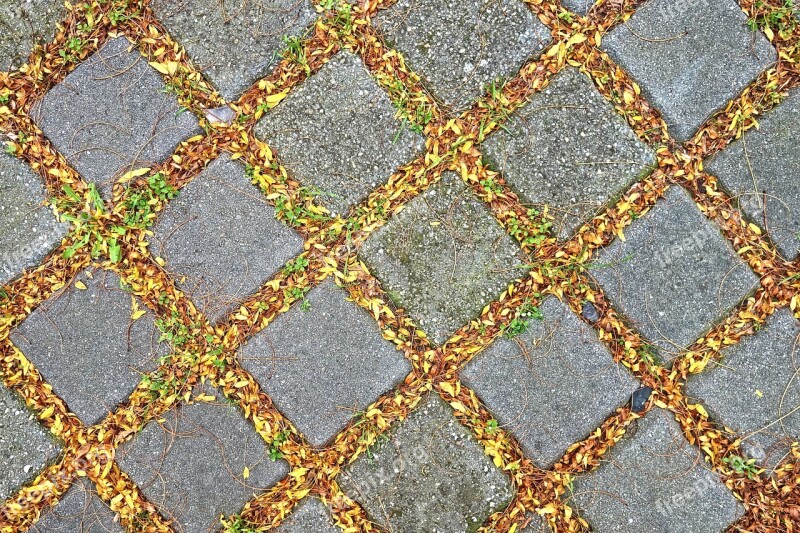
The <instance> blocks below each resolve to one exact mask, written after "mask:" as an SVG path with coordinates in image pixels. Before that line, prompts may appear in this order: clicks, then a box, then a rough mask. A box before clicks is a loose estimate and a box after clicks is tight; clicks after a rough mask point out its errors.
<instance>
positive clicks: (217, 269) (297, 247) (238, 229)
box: [150, 155, 303, 322]
mask: <svg viewBox="0 0 800 533" xmlns="http://www.w3.org/2000/svg"><path fill="white" fill-rule="evenodd" d="M153 231H154V234H155V235H154V238H153V242H152V243H151V246H150V251H151V253H152V254H154V255H156V256H163V257H164V259H166V261H167V269H168V270H169V271H170V272H171V273H172V274H173V276H174V277H176V278H177V279H176V281H177V282H178V287H180V289H181V290H184V291H186V292H187V293H188V294H189V295H190V297H191V298H192V300H193V301H194V303H195V304H196V305H197V306H198V307H199V308H200V309H201V310H202V311H203V312H204V313H206V316H208V318H209V320H211V321H212V322H215V321H217V320H219V319H220V318H222V317H224V316H225V315H226V314H227V313H228V312H230V311H231V310H232V309H234V308H236V306H237V304H238V303H239V302H240V301H241V300H242V299H244V298H245V297H246V296H248V295H250V294H252V293H254V292H256V291H257V290H258V289H259V288H260V287H261V285H263V284H264V283H265V282H266V281H267V280H268V279H269V278H270V277H271V276H272V275H273V274H274V273H275V272H276V271H278V270H279V269H280V267H281V266H283V264H284V263H286V261H288V260H289V259H291V258H292V257H294V256H296V255H298V254H300V253H302V251H303V239H302V238H301V237H300V235H298V234H297V233H296V232H295V231H294V230H292V229H290V228H289V227H288V226H286V225H285V224H283V223H282V222H280V221H279V220H277V219H276V218H275V209H274V208H273V207H272V206H270V205H269V204H268V203H267V201H266V198H265V197H264V195H263V193H262V192H261V190H260V189H259V188H258V187H256V186H255V185H253V184H252V183H250V180H249V178H248V177H247V175H246V174H245V170H244V167H243V166H242V165H241V164H240V163H238V162H236V161H232V160H231V159H230V156H228V155H223V156H221V157H220V158H219V159H217V160H216V161H214V162H213V163H211V164H210V165H209V166H208V167H207V168H206V169H205V170H204V171H203V172H202V173H200V174H199V175H198V176H197V177H196V178H195V179H194V180H193V181H192V182H190V183H189V184H188V185H187V186H186V187H184V188H183V189H182V190H181V192H180V195H179V196H178V198H176V199H175V200H172V202H171V203H170V204H169V205H168V206H167V208H166V209H165V210H164V213H163V215H162V216H161V217H160V218H159V219H158V222H157V224H156V226H155V228H154V229H153Z"/></svg>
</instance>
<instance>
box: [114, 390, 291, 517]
mask: <svg viewBox="0 0 800 533" xmlns="http://www.w3.org/2000/svg"><path fill="white" fill-rule="evenodd" d="M196 393H197V394H198V395H199V394H200V393H202V394H203V395H204V396H214V397H215V398H216V400H213V401H209V399H208V398H204V399H202V398H201V400H202V401H198V402H196V403H193V404H191V405H182V406H180V407H178V408H177V409H173V410H172V411H170V412H169V413H167V414H166V415H164V416H162V417H161V419H160V420H159V421H158V422H151V423H150V424H148V425H147V426H146V427H145V428H144V429H143V430H142V431H141V432H140V433H139V435H137V437H136V438H135V439H134V440H132V441H130V442H128V443H126V444H124V445H123V446H122V447H121V448H120V449H119V451H118V452H117V459H118V461H119V464H120V467H121V468H122V470H123V471H125V472H127V473H128V474H129V475H130V476H131V478H132V479H133V480H134V481H135V482H136V484H137V485H138V486H139V488H140V489H142V492H143V493H144V495H145V497H146V498H147V500H148V501H149V502H151V503H152V504H154V505H155V506H156V507H157V508H158V509H159V511H160V512H161V513H162V515H163V516H164V517H166V518H168V519H171V520H174V522H173V524H172V527H173V528H174V529H175V531H177V532H179V533H195V532H202V531H215V530H217V529H218V528H219V519H220V517H221V516H222V515H225V516H230V515H233V514H236V513H238V512H239V511H241V509H242V508H243V507H244V505H245V503H247V502H248V501H249V500H250V499H252V498H253V497H254V496H256V495H257V494H259V493H261V492H263V491H265V490H266V489H268V488H269V487H271V486H273V485H274V484H275V483H277V482H278V481H280V480H281V479H283V478H284V477H285V476H286V474H287V473H288V472H289V468H288V465H287V463H286V462H285V461H283V460H279V461H274V462H273V461H271V460H270V457H269V449H268V446H267V444H266V443H265V442H264V440H263V439H262V438H261V437H260V436H259V435H258V433H256V431H255V429H253V427H252V426H251V425H250V422H249V421H247V420H246V419H245V418H244V417H243V416H242V415H241V413H240V412H239V410H238V408H237V407H235V406H234V405H232V404H229V403H227V402H226V401H225V399H224V397H223V396H222V394H221V393H219V392H217V391H214V390H212V389H210V388H209V387H207V386H200V387H198V388H197V389H196ZM245 469H247V473H246V474H245V472H246V471H245Z"/></svg>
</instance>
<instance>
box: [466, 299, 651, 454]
mask: <svg viewBox="0 0 800 533" xmlns="http://www.w3.org/2000/svg"><path fill="white" fill-rule="evenodd" d="M540 311H541V313H542V315H543V317H544V319H543V320H537V319H531V320H530V321H529V329H528V331H527V332H526V333H524V334H523V335H520V336H519V337H516V338H514V339H513V340H510V339H505V338H501V339H499V340H497V341H495V343H494V344H493V345H492V346H491V347H490V348H489V349H488V350H486V351H484V352H483V353H481V354H478V355H477V356H476V357H475V358H474V359H473V360H472V361H471V362H470V363H469V365H467V367H466V368H465V369H464V371H463V372H462V378H464V382H465V384H466V385H467V386H469V387H470V388H472V389H473V390H474V391H475V392H476V393H477V394H478V397H480V398H481V400H482V401H483V402H484V403H485V404H486V405H487V407H488V408H489V410H490V411H491V412H492V413H494V415H495V416H496V418H497V420H498V422H499V424H500V426H501V427H503V428H505V429H507V430H509V431H511V433H513V434H514V436H515V437H517V439H518V440H519V441H520V443H521V444H522V446H523V448H524V450H525V453H526V454H527V455H528V457H530V458H531V459H532V460H533V461H534V462H535V463H537V464H538V465H539V466H541V467H543V468H549V467H550V466H552V464H553V463H555V462H556V461H558V460H559V459H560V458H561V456H562V455H563V454H564V452H565V451H566V450H567V448H568V447H569V445H570V444H572V443H573V442H577V441H579V440H581V439H583V438H585V437H587V436H588V435H589V434H590V433H591V432H592V431H594V430H595V429H596V428H597V427H599V426H600V424H601V423H602V422H603V420H605V419H606V418H608V417H609V416H610V415H611V414H612V413H613V412H614V410H615V409H616V408H617V407H621V406H623V405H624V404H626V403H627V402H628V400H629V398H630V395H631V393H632V392H633V391H634V390H636V387H637V385H636V380H635V379H634V378H633V376H632V375H631V374H630V373H629V372H628V371H627V370H625V368H624V367H622V366H621V365H617V364H616V363H615V362H614V360H613V358H612V356H611V354H610V353H609V352H608V350H607V349H606V348H605V346H603V344H602V343H601V342H600V341H599V340H598V339H597V333H596V332H594V331H593V330H592V329H590V328H589V327H588V326H586V325H585V324H584V323H583V322H581V321H580V319H578V317H577V316H575V315H574V314H573V313H572V311H570V309H569V307H567V306H566V305H565V304H563V303H562V302H560V301H559V300H558V299H557V298H554V297H551V298H548V299H547V300H546V301H545V302H544V304H543V305H542V306H541V308H540Z"/></svg>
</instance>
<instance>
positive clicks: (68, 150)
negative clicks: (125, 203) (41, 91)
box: [32, 37, 200, 197]
mask: <svg viewBox="0 0 800 533" xmlns="http://www.w3.org/2000/svg"><path fill="white" fill-rule="evenodd" d="M131 47H133V45H132V44H130V42H129V41H128V40H127V39H126V38H124V37H117V38H114V39H111V40H110V41H109V42H108V43H106V44H105V45H104V46H103V47H102V48H101V49H100V50H99V51H97V52H96V53H95V54H94V55H92V56H91V57H90V58H89V59H87V60H86V61H84V62H83V63H81V64H80V65H79V66H78V68H76V69H75V70H74V71H72V73H70V74H69V75H68V76H67V77H66V78H65V79H64V81H62V82H61V83H59V84H58V85H56V86H55V87H53V88H52V89H50V91H49V92H48V93H47V94H46V95H45V97H44V99H43V100H42V101H41V102H39V103H37V105H36V106H35V107H34V109H33V111H32V116H33V119H34V121H36V123H37V124H38V125H39V127H40V128H41V129H42V131H43V132H44V134H45V135H47V137H48V138H49V139H50V141H51V142H52V143H53V145H54V146H55V148H56V149H57V150H58V151H59V152H60V153H61V154H62V155H64V157H66V158H67V161H69V163H70V165H72V166H73V168H75V170H77V171H78V172H79V173H80V174H81V175H82V176H83V177H84V178H86V179H87V180H88V181H90V182H92V183H95V184H96V185H97V187H98V189H99V190H100V191H101V192H102V193H103V194H104V196H106V197H109V196H110V191H111V186H112V185H113V184H114V181H115V180H116V179H117V178H119V177H120V176H121V175H122V174H124V173H125V172H127V171H129V170H131V169H134V168H138V167H146V166H151V165H153V164H156V163H160V162H162V161H163V160H165V159H166V158H167V157H168V156H169V155H170V154H171V153H172V152H173V151H174V150H175V148H176V147H177V146H178V144H179V143H180V141H183V140H185V139H186V138H188V137H190V136H192V135H194V134H197V133H199V132H200V129H199V127H198V122H197V119H196V118H195V116H194V115H193V114H192V113H190V112H184V110H182V109H181V108H180V106H179V104H178V101H177V99H176V98H175V96H174V95H172V94H168V93H165V92H164V91H163V89H164V82H163V79H162V78H161V75H160V74H159V73H158V72H157V71H156V70H155V69H154V68H152V67H151V66H149V65H148V64H147V60H146V59H145V58H144V57H142V56H141V55H140V54H139V52H138V51H137V50H136V49H135V48H134V49H131Z"/></svg>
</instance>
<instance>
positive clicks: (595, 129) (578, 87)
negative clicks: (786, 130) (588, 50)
mask: <svg viewBox="0 0 800 533" xmlns="http://www.w3.org/2000/svg"><path fill="white" fill-rule="evenodd" d="M483 147H484V152H485V154H486V155H488V156H489V158H490V159H491V160H492V161H493V162H494V163H495V164H496V165H497V167H498V168H499V169H500V170H501V171H502V172H503V174H504V176H505V178H506V180H508V182H509V183H510V185H511V187H512V188H513V189H514V190H515V192H516V193H517V194H518V195H519V197H520V199H521V200H522V201H523V202H524V203H526V204H533V205H535V206H537V208H538V209H539V210H541V209H542V204H546V205H548V206H549V207H550V213H551V214H552V215H554V216H555V221H554V230H555V232H556V233H557V235H558V236H559V237H560V238H562V239H563V238H566V237H569V236H570V235H571V234H572V233H573V232H574V231H575V230H576V229H578V227H579V226H580V225H581V224H582V223H583V222H584V221H585V220H586V219H587V218H589V217H590V216H591V215H592V214H594V213H595V212H596V211H597V210H598V208H599V207H600V206H601V205H603V204H605V203H606V202H608V201H609V200H610V199H611V198H613V197H615V196H618V195H619V194H621V193H622V191H623V190H624V189H625V188H627V186H629V185H630V184H631V183H632V182H634V181H636V180H637V178H641V177H644V175H645V174H647V173H649V171H650V170H651V168H652V166H653V165H654V164H655V154H654V153H653V151H652V150H651V149H650V148H648V146H647V145H646V144H644V143H643V142H642V141H640V140H639V139H638V137H636V134H635V133H634V132H633V130H632V129H631V128H630V127H629V126H628V124H627V122H626V121H625V119H623V118H622V117H621V116H620V115H619V114H617V113H616V112H615V111H614V108H613V107H612V105H611V104H610V103H608V102H607V101H606V100H605V99H603V97H602V96H600V93H598V92H597V89H596V88H595V87H594V85H593V84H592V82H591V80H590V79H589V78H588V77H586V76H585V75H584V74H581V73H580V71H578V70H577V69H574V68H568V69H567V70H564V71H562V72H561V73H560V74H558V75H557V76H556V78H555V79H554V80H553V81H552V83H551V84H550V85H549V86H548V87H547V88H546V89H545V90H544V91H542V92H539V93H536V94H535V95H534V96H533V97H532V98H531V101H530V102H529V103H527V104H526V105H525V106H524V107H523V108H522V109H520V110H519V111H517V112H516V113H515V114H514V115H513V117H512V118H511V120H510V121H508V122H506V123H505V127H504V128H503V129H501V130H498V131H497V133H495V134H494V135H492V136H491V137H489V139H488V140H487V141H486V142H485V143H484V144H483Z"/></svg>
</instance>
